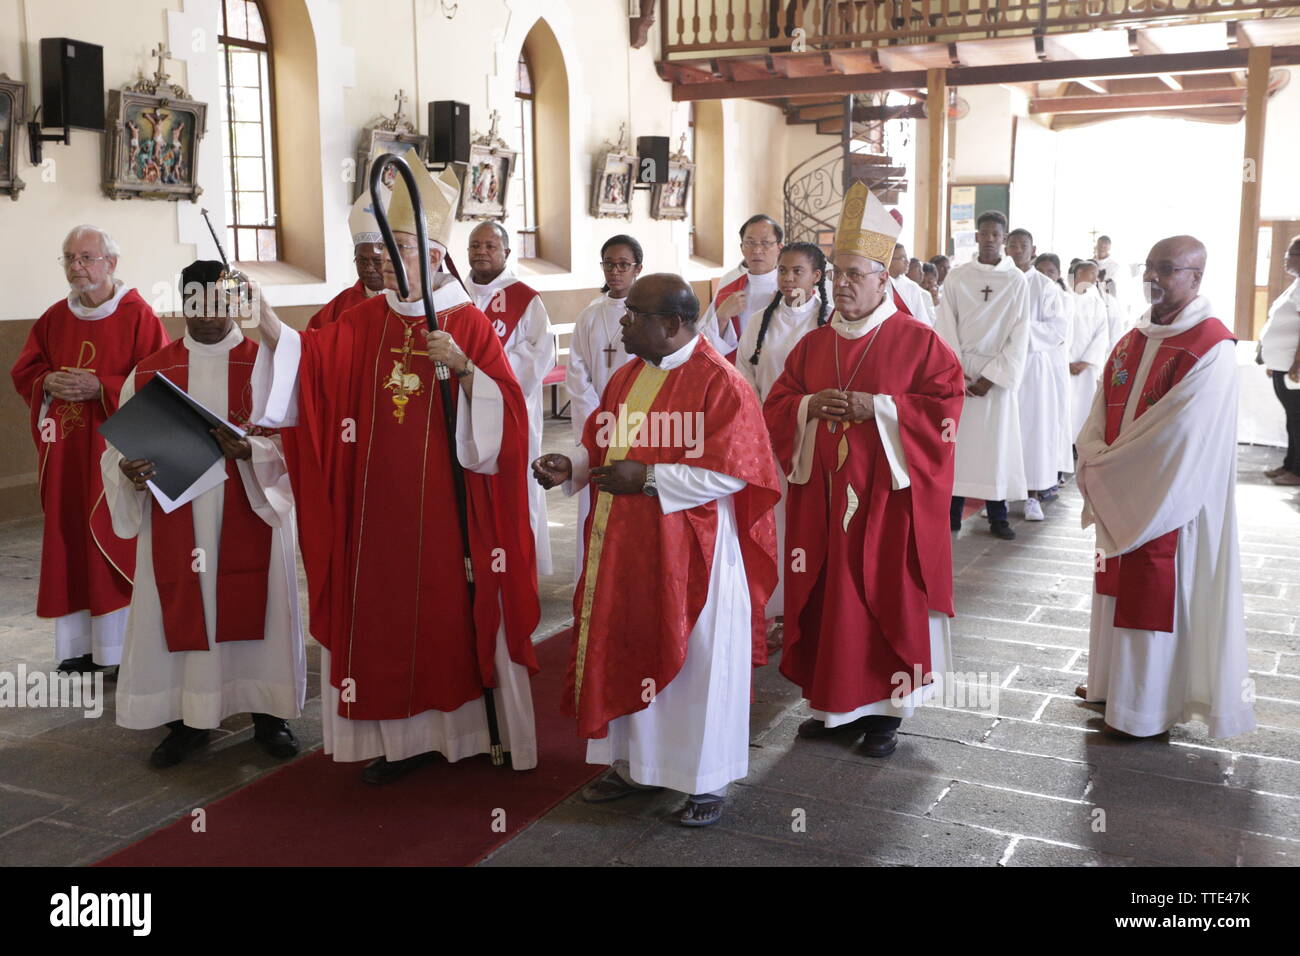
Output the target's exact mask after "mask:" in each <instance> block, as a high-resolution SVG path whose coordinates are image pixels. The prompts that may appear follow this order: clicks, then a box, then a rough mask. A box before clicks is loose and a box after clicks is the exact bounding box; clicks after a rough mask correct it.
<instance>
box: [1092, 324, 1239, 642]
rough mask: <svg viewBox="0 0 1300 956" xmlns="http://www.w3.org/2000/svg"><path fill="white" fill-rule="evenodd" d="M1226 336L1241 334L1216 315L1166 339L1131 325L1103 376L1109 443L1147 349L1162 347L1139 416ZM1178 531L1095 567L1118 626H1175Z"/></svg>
mask: <svg viewBox="0 0 1300 956" xmlns="http://www.w3.org/2000/svg"><path fill="white" fill-rule="evenodd" d="M1225 341H1236V339H1235V338H1234V336H1233V334H1232V333H1231V332H1229V331H1228V329H1227V328H1226V327H1225V326H1224V324H1223V323H1222V322H1220V321H1219V320H1218V319H1215V318H1207V319H1203V320H1202V321H1200V322H1198V323H1197V324H1196V325H1194V326H1192V327H1191V328H1190V329H1188V330H1187V331H1186V332H1183V333H1181V334H1179V335H1173V336H1170V337H1169V338H1166V339H1154V340H1153V339H1148V338H1147V337H1146V336H1145V335H1143V334H1142V332H1141V331H1140V330H1139V329H1130V330H1129V332H1128V333H1127V334H1126V335H1125V336H1124V337H1123V338H1121V339H1120V340H1119V341H1118V342H1116V343H1115V349H1114V351H1113V352H1111V355H1110V362H1109V363H1108V364H1109V367H1110V370H1109V372H1107V373H1106V374H1105V375H1104V376H1103V378H1102V382H1101V388H1102V395H1103V397H1104V401H1105V403H1106V444H1108V445H1109V444H1111V443H1112V442H1114V441H1115V439H1116V438H1118V437H1119V431H1120V425H1121V424H1122V423H1123V421H1124V409H1125V408H1126V407H1127V406H1128V402H1129V396H1130V393H1131V392H1132V390H1133V381H1134V379H1135V378H1136V377H1137V373H1138V368H1139V367H1140V366H1141V364H1142V354H1143V351H1144V350H1145V349H1148V348H1152V347H1154V348H1156V349H1157V351H1156V354H1155V357H1154V358H1153V359H1152V362H1151V370H1150V371H1149V372H1148V373H1147V378H1146V383H1145V385H1144V386H1143V389H1142V394H1141V395H1139V396H1138V399H1137V405H1136V406H1135V407H1134V409H1133V420H1134V421H1136V420H1137V419H1138V418H1140V417H1141V416H1142V413H1143V412H1145V411H1147V410H1148V409H1149V408H1151V406H1153V405H1154V404H1155V403H1156V402H1158V401H1160V399H1161V398H1163V397H1164V396H1165V394H1166V393H1167V392H1168V391H1169V390H1170V389H1171V388H1173V387H1174V386H1175V385H1177V384H1178V383H1179V382H1181V381H1182V380H1183V376H1185V375H1186V374H1187V373H1188V372H1190V371H1191V370H1192V368H1193V367H1194V366H1195V365H1196V363H1197V362H1199V361H1200V360H1201V358H1202V357H1203V356H1204V355H1205V354H1206V353H1207V352H1209V351H1210V349H1212V348H1214V347H1215V346H1216V345H1218V344H1219V343H1220V342H1225ZM1178 532H1179V529H1178V528H1175V529H1174V530H1173V531H1169V532H1167V533H1165V534H1162V535H1161V536H1160V537H1158V538H1153V539H1152V540H1150V541H1148V542H1147V543H1146V544H1144V545H1142V546H1141V547H1140V548H1135V549H1134V550H1132V551H1129V552H1128V553H1127V554H1122V555H1117V556H1116V557H1113V558H1111V559H1110V560H1108V561H1107V562H1106V564H1105V567H1104V568H1102V569H1101V570H1100V571H1098V572H1096V586H1097V593H1098V594H1105V595H1108V596H1110V597H1113V598H1115V619H1114V625H1115V627H1125V628H1132V629H1135V630H1139V631H1168V632H1172V631H1173V629H1174V603H1175V599H1176V593H1175V592H1176V581H1175V575H1174V558H1175V557H1176V555H1177V552H1178Z"/></svg>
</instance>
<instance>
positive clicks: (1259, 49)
mask: <svg viewBox="0 0 1300 956" xmlns="http://www.w3.org/2000/svg"><path fill="white" fill-rule="evenodd" d="M1272 52H1273V51H1272V49H1271V48H1270V47H1266V46H1253V47H1251V48H1250V52H1249V57H1248V60H1247V70H1246V150H1245V157H1244V159H1243V162H1242V170H1241V226H1240V229H1239V230H1238V234H1237V309H1236V316H1235V318H1234V320H1233V331H1234V332H1235V333H1236V335H1237V337H1238V338H1239V339H1253V338H1254V337H1255V329H1254V324H1255V321H1254V320H1255V260H1256V258H1257V257H1258V255H1259V184H1260V182H1261V181H1262V176H1263V173H1264V119H1265V117H1266V115H1267V112H1268V71H1269V69H1270V67H1271V66H1272V63H1273V56H1272Z"/></svg>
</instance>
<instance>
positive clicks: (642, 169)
mask: <svg viewBox="0 0 1300 956" xmlns="http://www.w3.org/2000/svg"><path fill="white" fill-rule="evenodd" d="M636 160H637V162H636V181H637V185H638V186H653V185H654V184H656V183H666V182H668V137H667V136H638V137H637V138H636Z"/></svg>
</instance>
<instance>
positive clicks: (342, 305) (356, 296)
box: [307, 279, 368, 329]
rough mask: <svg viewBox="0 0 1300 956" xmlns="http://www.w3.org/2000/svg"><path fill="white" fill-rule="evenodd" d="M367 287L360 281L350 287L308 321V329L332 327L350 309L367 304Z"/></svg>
mask: <svg viewBox="0 0 1300 956" xmlns="http://www.w3.org/2000/svg"><path fill="white" fill-rule="evenodd" d="M367 298H368V297H367V296H366V287H365V286H364V285H362V284H361V280H360V279H358V280H357V281H356V283H354V284H353V285H350V286H348V287H347V288H346V289H344V290H343V291H342V292H340V293H339V294H338V295H336V296H335V297H334V298H332V299H330V300H329V301H328V302H326V303H325V304H324V305H323V306H321V307H320V309H319V310H318V311H317V312H316V314H315V315H313V316H312V317H311V318H310V319H308V320H307V328H309V329H323V328H324V327H325V326H327V325H332V324H333V323H334V322H337V321H338V317H339V316H340V315H342V314H343V313H344V312H346V311H347V310H348V309H351V308H353V307H354V306H358V305H360V304H361V303H363V302H365V301H366V299H367Z"/></svg>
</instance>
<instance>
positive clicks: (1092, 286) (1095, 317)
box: [1070, 259, 1111, 437]
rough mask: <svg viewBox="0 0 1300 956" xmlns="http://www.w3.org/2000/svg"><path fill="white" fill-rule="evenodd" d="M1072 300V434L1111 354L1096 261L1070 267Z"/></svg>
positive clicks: (1085, 412) (1086, 409)
mask: <svg viewBox="0 0 1300 956" xmlns="http://www.w3.org/2000/svg"><path fill="white" fill-rule="evenodd" d="M1070 287H1071V288H1072V289H1073V290H1074V291H1073V292H1071V293H1070V303H1071V305H1072V306H1073V311H1074V320H1073V327H1072V328H1071V331H1070V408H1071V411H1070V435H1071V436H1072V437H1073V436H1076V435H1078V434H1079V429H1080V428H1082V427H1083V423H1084V420H1085V419H1086V418H1087V417H1088V410H1089V409H1091V408H1092V396H1093V394H1094V393H1095V392H1096V391H1097V383H1098V381H1099V380H1100V378H1101V371H1102V367H1103V366H1104V365H1105V364H1106V356H1107V355H1109V354H1110V349H1111V343H1110V333H1109V326H1108V325H1107V323H1106V304H1105V303H1104V302H1102V299H1101V294H1100V293H1099V292H1098V291H1097V264H1096V263H1095V262H1093V261H1092V260H1091V259H1081V260H1079V261H1078V262H1076V263H1075V264H1074V265H1073V266H1071V267H1070Z"/></svg>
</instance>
